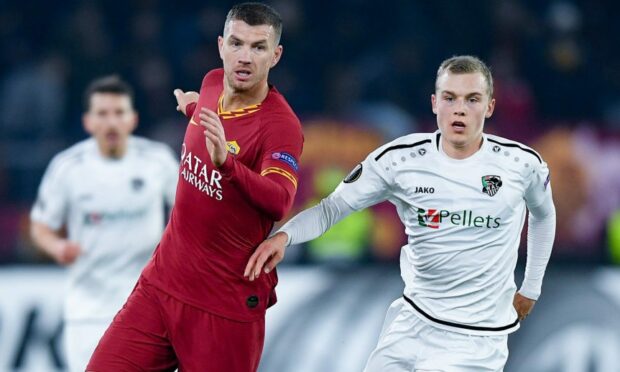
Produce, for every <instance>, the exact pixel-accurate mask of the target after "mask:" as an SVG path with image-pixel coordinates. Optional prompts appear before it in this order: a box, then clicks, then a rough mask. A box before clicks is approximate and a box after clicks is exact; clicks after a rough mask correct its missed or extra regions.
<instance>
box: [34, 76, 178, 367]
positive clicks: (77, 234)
mask: <svg viewBox="0 0 620 372" xmlns="http://www.w3.org/2000/svg"><path fill="white" fill-rule="evenodd" d="M132 101H133V92H132V89H131V87H130V86H129V85H128V84H127V83H125V82H124V81H122V80H121V79H119V78H118V77H116V76H108V77H104V78H101V79H98V80H95V81H93V82H92V83H91V85H90V86H89V88H88V89H87V91H86V93H85V106H86V107H85V109H86V112H85V113H84V116H83V124H84V128H85V129H86V131H87V132H88V133H89V134H90V135H91V138H89V139H86V140H84V141H82V142H79V143H77V144H75V145H74V146H72V147H70V148H69V149H67V150H65V151H62V152H61V153H59V154H58V155H56V156H55V157H54V159H52V161H51V163H50V165H49V166H48V168H47V170H46V172H45V175H44V176H43V180H42V181H41V185H40V187H39V193H38V196H37V200H36V203H35V204H34V206H33V208H32V211H31V216H30V218H31V236H32V239H33V240H34V242H35V244H36V245H37V246H38V247H39V248H40V249H42V250H43V251H44V252H46V253H47V254H49V255H50V256H51V257H52V258H53V259H54V260H55V261H56V262H57V263H59V264H61V265H66V266H69V282H68V292H67V295H66V298H65V303H64V321H65V324H64V325H65V328H64V331H65V346H66V355H67V360H68V364H69V369H70V370H71V371H84V370H85V368H86V364H87V363H88V360H89V358H90V356H91V354H92V352H93V350H94V349H95V347H96V346H97V343H98V342H99V339H100V338H101V336H102V335H103V333H104V332H105V330H106V328H107V327H108V325H109V324H110V322H111V320H112V317H113V316H114V315H115V314H116V312H117V311H118V310H120V308H121V306H122V305H123V303H124V302H125V300H126V299H127V296H128V295H129V293H130V292H131V290H132V288H133V286H134V285H135V283H136V281H137V279H138V277H139V275H140V272H141V271H142V268H143V267H144V265H145V264H146V262H147V261H148V259H149V258H150V256H151V254H152V252H153V249H154V248H155V246H156V245H157V243H158V242H159V239H160V237H161V234H162V232H163V229H164V227H165V223H166V212H165V209H166V206H168V207H170V206H172V203H173V201H174V194H175V189H176V183H177V174H178V162H177V160H176V156H175V155H174V153H173V152H172V150H171V149H170V148H169V147H168V146H167V145H164V144H163V143H159V142H154V141H150V140H147V139H145V138H140V137H135V136H132V135H131V133H132V132H133V130H134V129H135V128H136V125H137V121H138V117H137V114H136V112H135V111H134V108H133V103H132ZM63 226H65V227H66V232H67V236H66V237H65V236H64V235H63V234H62V233H61V231H62V230H63V229H62V228H63Z"/></svg>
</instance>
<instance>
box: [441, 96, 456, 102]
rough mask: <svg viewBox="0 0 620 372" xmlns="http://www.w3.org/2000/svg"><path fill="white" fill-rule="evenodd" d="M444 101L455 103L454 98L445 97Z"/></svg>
mask: <svg viewBox="0 0 620 372" xmlns="http://www.w3.org/2000/svg"><path fill="white" fill-rule="evenodd" d="M443 99H444V101H448V102H452V101H454V97H452V96H444V97H443Z"/></svg>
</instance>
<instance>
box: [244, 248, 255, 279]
mask: <svg viewBox="0 0 620 372" xmlns="http://www.w3.org/2000/svg"><path fill="white" fill-rule="evenodd" d="M255 262H256V252H254V254H253V255H252V256H251V257H250V259H249V260H248V263H247V265H245V271H243V276H244V277H249V276H250V272H252V269H253V268H254V263H255Z"/></svg>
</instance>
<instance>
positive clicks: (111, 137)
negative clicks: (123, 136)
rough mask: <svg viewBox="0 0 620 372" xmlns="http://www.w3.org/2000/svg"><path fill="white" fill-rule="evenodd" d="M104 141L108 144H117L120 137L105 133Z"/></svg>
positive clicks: (114, 133) (112, 133)
mask: <svg viewBox="0 0 620 372" xmlns="http://www.w3.org/2000/svg"><path fill="white" fill-rule="evenodd" d="M105 139H106V140H107V141H108V143H117V142H118V141H119V139H120V135H119V134H118V133H116V132H109V133H106V135H105Z"/></svg>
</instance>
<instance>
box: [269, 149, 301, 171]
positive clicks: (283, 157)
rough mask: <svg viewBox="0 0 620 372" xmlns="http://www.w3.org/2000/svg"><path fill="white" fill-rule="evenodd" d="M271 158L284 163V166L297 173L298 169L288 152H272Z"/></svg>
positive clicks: (295, 161)
mask: <svg viewBox="0 0 620 372" xmlns="http://www.w3.org/2000/svg"><path fill="white" fill-rule="evenodd" d="M271 158H272V159H275V160H280V161H283V162H285V163H286V164H288V165H290V166H291V168H293V169H295V171H297V170H298V168H299V165H298V164H297V160H295V157H294V156H293V155H291V154H289V153H288V152H274V153H273V154H271Z"/></svg>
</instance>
